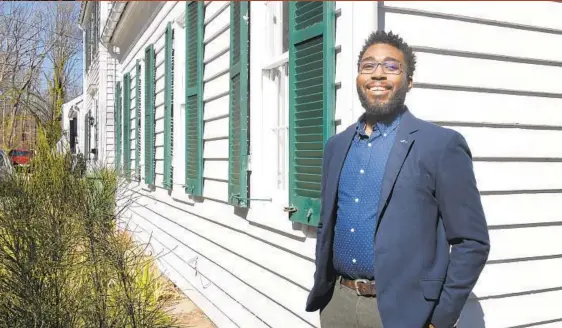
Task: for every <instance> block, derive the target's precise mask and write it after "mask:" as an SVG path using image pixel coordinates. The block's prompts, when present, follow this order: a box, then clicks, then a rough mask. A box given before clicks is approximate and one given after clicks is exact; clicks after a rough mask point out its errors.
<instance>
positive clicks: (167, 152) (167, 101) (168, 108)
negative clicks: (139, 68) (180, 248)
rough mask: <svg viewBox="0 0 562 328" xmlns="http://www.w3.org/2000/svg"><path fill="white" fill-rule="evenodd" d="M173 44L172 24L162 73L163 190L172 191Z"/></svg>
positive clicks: (167, 31) (168, 33)
mask: <svg viewBox="0 0 562 328" xmlns="http://www.w3.org/2000/svg"><path fill="white" fill-rule="evenodd" d="M173 43H174V31H173V30H172V23H168V25H167V26H166V39H165V46H164V47H165V53H164V56H165V57H164V60H165V67H164V68H165V72H164V74H165V75H164V181H163V185H164V188H166V189H168V190H170V189H172V181H173V176H172V175H173V173H172V142H173V140H172V116H173V110H174V109H173V106H174V104H173V84H174V82H173V81H174V80H173V71H174V68H173V61H172V51H173Z"/></svg>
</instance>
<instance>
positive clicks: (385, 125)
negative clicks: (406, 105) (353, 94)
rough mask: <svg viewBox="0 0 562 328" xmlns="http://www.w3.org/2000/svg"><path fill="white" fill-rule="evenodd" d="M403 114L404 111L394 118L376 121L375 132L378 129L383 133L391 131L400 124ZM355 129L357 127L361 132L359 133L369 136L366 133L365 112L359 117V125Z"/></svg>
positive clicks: (358, 131)
mask: <svg viewBox="0 0 562 328" xmlns="http://www.w3.org/2000/svg"><path fill="white" fill-rule="evenodd" d="M402 114H403V112H401V113H400V114H398V115H396V116H395V117H394V118H393V119H392V120H389V121H382V122H377V123H375V129H373V132H374V131H375V130H377V131H379V132H380V133H381V134H382V133H386V134H388V133H391V132H392V131H394V130H395V129H396V128H397V127H398V125H399V124H400V119H401V118H402ZM355 129H356V131H357V133H359V135H361V136H367V134H366V133H365V114H363V115H361V117H359V119H358V120H357V126H356V128H355Z"/></svg>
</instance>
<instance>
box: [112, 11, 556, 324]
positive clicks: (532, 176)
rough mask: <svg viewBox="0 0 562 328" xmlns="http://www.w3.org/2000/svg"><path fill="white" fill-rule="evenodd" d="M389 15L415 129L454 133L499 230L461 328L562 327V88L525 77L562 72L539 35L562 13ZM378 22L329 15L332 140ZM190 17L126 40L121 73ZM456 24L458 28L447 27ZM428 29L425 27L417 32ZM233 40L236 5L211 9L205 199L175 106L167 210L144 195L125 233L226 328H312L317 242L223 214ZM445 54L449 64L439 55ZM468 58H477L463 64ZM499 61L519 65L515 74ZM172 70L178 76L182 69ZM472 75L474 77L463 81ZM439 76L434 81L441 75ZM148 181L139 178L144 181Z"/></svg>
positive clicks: (300, 232)
mask: <svg viewBox="0 0 562 328" xmlns="http://www.w3.org/2000/svg"><path fill="white" fill-rule="evenodd" d="M385 5H387V6H393V7H396V8H398V7H400V8H402V9H401V10H402V12H401V11H399V10H394V11H392V12H389V13H387V14H386V15H385V16H384V18H385V19H384V21H385V23H386V25H387V28H389V27H391V26H392V29H393V30H394V31H396V32H398V33H400V34H403V36H404V38H405V40H406V41H407V42H409V43H410V44H411V45H413V46H415V47H416V50H418V51H419V53H420V55H419V58H420V61H419V64H418V71H417V72H416V74H415V76H414V80H415V83H417V87H415V88H414V89H413V90H412V91H411V92H410V94H409V95H408V100H407V102H408V105H409V106H410V107H411V109H412V111H413V112H414V114H415V115H417V116H418V117H420V118H424V119H427V120H429V121H432V122H435V123H437V124H440V125H444V126H447V127H449V128H453V129H456V130H458V131H460V132H461V133H462V134H463V135H464V136H465V137H466V139H467V141H468V143H469V145H470V146H471V149H472V152H473V156H474V158H475V164H474V167H475V171H476V175H477V179H478V184H479V187H480V189H481V190H482V201H483V205H484V209H485V212H486V215H487V220H488V224H489V226H490V229H491V230H490V238H491V242H492V251H491V254H490V261H489V264H488V265H487V266H486V268H485V269H484V272H483V274H482V276H481V279H480V281H479V282H478V284H477V286H476V288H475V289H474V295H472V296H471V298H470V300H469V301H468V303H467V305H466V307H465V309H464V311H463V316H462V318H461V326H460V327H461V328H466V327H471V328H472V327H474V328H483V327H484V325H485V326H486V327H488V328H496V327H498V328H500V327H516V326H523V325H527V324H529V325H530V324H533V323H543V324H545V326H544V327H547V326H546V325H548V324H550V325H551V326H552V327H555V326H556V324H557V323H558V324H559V322H556V321H553V320H557V319H560V318H561V317H562V316H561V315H560V314H559V304H561V303H562V293H561V292H560V287H561V286H562V284H561V283H560V280H559V278H558V277H559V276H560V274H561V273H562V248H561V247H559V246H558V245H559V244H560V243H558V242H557V239H555V238H556V237H557V236H559V235H560V233H562V230H561V225H560V222H561V221H562V220H561V214H562V213H561V210H560V206H558V204H559V203H560V202H561V201H562V193H561V192H560V190H562V179H561V178H559V177H558V176H557V172H560V169H562V161H559V159H560V158H562V156H561V155H562V152H561V151H560V149H559V148H560V147H556V145H559V141H560V136H561V133H562V116H561V115H560V113H561V112H560V110H559V109H560V108H562V97H556V96H555V95H554V94H555V93H562V87H561V85H562V83H560V82H561V81H560V78H557V77H555V76H554V74H552V73H551V76H548V77H544V78H542V79H535V78H532V77H535V76H539V75H538V74H539V72H542V71H541V70H545V68H544V67H547V69H546V70H547V71H548V72H553V70H550V69H555V70H556V69H558V68H556V66H554V65H552V62H553V61H556V60H560V59H557V57H556V56H558V55H559V54H561V53H562V52H561V50H560V46H559V45H553V43H556V40H560V39H559V38H560V33H558V34H557V33H546V29H548V28H550V29H559V30H562V23H561V22H559V17H560V15H561V10H562V8H561V6H562V5H561V4H558V3H537V4H535V3H517V4H515V3H513V4H509V8H508V7H506V6H507V5H504V4H502V3H495V2H486V3H482V2H481V3H478V4H474V3H470V4H464V3H452V2H450V3H449V2H445V3H441V2H426V3H424V2H420V3H418V2H397V3H388V2H386V3H385ZM250 6H251V7H252V10H251V13H252V17H251V18H250V22H251V26H252V25H253V26H254V28H255V27H256V26H258V27H259V26H260V24H263V21H262V20H261V18H260V17H262V16H260V15H258V13H260V12H261V11H260V10H259V8H265V6H264V4H263V3H259V2H256V3H254V2H252V3H250ZM260 6H262V7H260ZM408 8H410V9H408ZM498 8H499V9H498ZM514 8H516V9H514ZM376 9H377V8H376V3H374V2H373V3H370V2H343V1H342V2H340V1H338V2H336V11H337V22H336V24H337V29H336V36H335V38H336V40H335V44H336V46H337V49H338V51H337V53H336V77H335V81H334V82H335V83H337V84H338V89H337V91H336V104H335V106H336V108H335V115H336V119H337V120H338V121H339V122H340V123H339V124H338V126H337V129H338V131H341V129H343V128H344V127H346V126H347V125H349V124H351V123H353V122H354V121H355V120H356V119H357V117H358V116H359V115H360V114H361V113H362V111H363V110H362V109H361V108H360V105H359V102H358V100H357V96H356V91H355V86H354V85H355V76H356V63H357V55H358V53H359V50H360V49H361V47H362V46H363V43H364V39H365V37H366V36H367V35H368V34H369V33H370V32H371V30H375V29H376V23H377V10H376ZM184 10H185V3H183V2H178V3H166V5H164V6H163V7H162V9H161V12H160V13H158V15H157V16H156V18H155V19H154V21H153V22H151V24H150V25H149V26H148V27H147V29H146V31H144V32H142V35H139V36H135V37H134V38H133V39H137V40H139V41H138V42H137V43H136V44H134V45H132V46H131V48H132V50H131V49H129V51H126V50H125V49H122V51H123V53H128V54H129V55H127V57H126V58H125V59H124V60H123V63H124V66H125V67H123V70H122V71H121V72H120V73H121V74H122V73H123V72H126V71H129V70H130V69H131V65H134V62H135V61H136V59H137V58H141V57H143V56H144V51H143V50H144V48H145V47H146V46H147V45H148V44H150V43H154V44H155V49H156V50H159V49H163V45H164V38H163V37H162V33H163V31H164V30H165V27H166V24H167V22H168V21H174V20H177V19H178V17H181V15H183V13H184ZM420 10H427V11H432V12H434V13H436V14H434V15H423V14H419V11H420ZM262 11H263V10H262ZM450 15H455V16H458V17H460V19H456V20H454V19H448V18H450V17H449V16H450ZM458 17H457V18H458ZM470 17H476V18H480V19H491V20H496V21H503V22H509V23H513V24H520V25H530V26H531V27H528V28H514V27H510V28H506V27H502V26H498V24H496V23H497V22H496V23H494V24H491V23H490V24H481V23H477V22H474V21H471V20H470ZM533 17H534V18H533ZM536 17H541V19H540V20H538V19H536ZM131 19H134V18H131ZM120 24H126V22H120ZM420 24H423V27H424V28H423V29H421V28H419V25H420ZM499 25H501V24H499ZM229 26H230V8H229V2H228V1H211V2H206V3H205V33H204V43H205V47H204V94H203V100H204V109H203V119H204V129H203V139H204V140H203V142H204V148H203V159H204V168H203V177H204V186H203V196H204V197H203V198H202V199H201V200H200V201H194V200H193V199H191V198H190V197H188V196H187V195H185V193H184V192H183V189H182V188H181V186H179V184H183V182H184V181H183V180H184V178H185V175H183V170H184V165H185V164H184V161H185V153H184V147H183V143H184V140H183V139H184V137H185V135H184V132H183V131H185V130H184V127H183V125H184V124H185V116H182V115H185V108H184V107H183V106H182V107H180V110H179V111H178V110H177V109H178V106H174V159H173V163H174V164H173V165H174V191H173V193H172V196H170V195H169V194H168V193H167V191H165V190H163V189H160V188H157V189H156V190H148V189H140V190H138V189H135V188H133V189H134V192H135V193H138V196H140V197H136V198H135V204H134V206H132V207H131V208H130V209H129V211H128V212H127V214H126V217H125V219H129V217H130V218H131V221H130V222H131V224H132V227H131V230H133V231H138V233H137V238H138V239H139V240H141V241H149V240H150V242H151V246H152V247H151V248H152V249H153V251H154V252H155V253H156V254H161V256H160V257H159V263H160V266H161V268H162V269H163V270H165V272H166V274H167V275H168V277H170V278H171V279H172V280H173V281H174V282H175V283H176V284H177V285H178V286H179V287H180V288H181V289H182V290H183V291H184V292H185V293H186V294H188V296H189V297H190V298H192V299H193V300H194V302H195V303H196V304H197V305H198V306H199V307H201V309H202V310H203V311H204V312H205V313H206V314H207V315H208V316H209V317H210V318H211V319H212V320H213V321H214V323H215V324H216V325H217V326H218V327H283V328H285V327H319V326H320V324H319V318H318V313H317V312H316V313H307V312H305V311H304V304H305V301H306V297H307V295H308V292H309V289H310V288H311V287H312V279H313V273H314V246H315V243H316V239H315V238H314V237H313V236H314V232H313V231H312V230H313V229H310V230H311V231H307V229H304V228H303V229H301V227H294V226H293V225H292V224H291V222H290V221H289V220H287V217H286V214H285V213H283V212H282V209H281V208H273V207H272V206H270V204H268V203H267V202H259V203H258V202H254V203H253V205H252V208H250V209H249V211H248V213H247V214H239V213H238V211H237V210H235V209H234V208H233V207H232V206H230V205H228V204H227V201H228V199H227V197H228V183H227V181H228V155H229V143H228V131H229V117H228V114H229V94H228V91H229V81H228V78H229V72H228V70H229V65H230V53H229V47H230V44H229V42H230V30H229ZM420 30H427V31H430V32H427V33H422V32H420ZM467 30H469V32H467ZM180 31H181V32H180ZM131 33H139V31H133V32H131ZM184 33H185V31H184V30H181V29H177V30H176V37H175V41H174V42H175V47H177V48H176V49H179V50H178V51H176V58H175V61H176V70H175V76H174V80H175V81H176V82H175V83H178V82H177V81H181V82H179V83H181V87H180V85H179V84H175V85H176V86H177V87H175V88H174V89H175V90H176V92H175V94H174V102H176V101H177V100H178V99H179V102H178V103H181V104H184V101H185V94H184V91H185V67H184V66H185V57H184V55H185V54H183V52H184V47H185V45H184V43H183V42H184V36H185V34H184ZM256 34H259V33H255V34H254V33H252V34H251V35H250V38H251V39H252V40H255V38H256ZM467 36H471V38H467ZM180 39H181V40H180ZM518 39H519V40H527V39H532V41H529V42H532V44H533V45H534V47H530V48H534V49H519V48H523V47H520V45H521V42H519V43H518V44H515V45H513V44H512V40H518ZM497 40H502V42H497ZM560 41H562V40H560ZM560 41H558V43H561V42H560ZM558 43H556V44H558ZM537 47H539V48H537ZM252 49H254V50H253V51H252V56H251V59H250V60H251V65H250V69H251V70H252V73H251V79H250V83H251V85H250V89H251V90H250V94H251V111H252V113H253V114H254V113H256V111H258V112H263V115H267V113H268V112H267V108H260V107H262V106H263V105H262V100H261V98H260V97H257V96H256V95H257V94H260V93H261V89H260V82H259V81H260V79H261V74H262V73H261V68H260V66H259V65H260V64H261V63H262V62H265V59H264V58H261V57H263V55H260V52H259V51H255V50H256V49H259V43H258V44H257V45H256V44H254V43H252ZM442 49H446V50H447V52H439V51H436V50H442ZM518 50H519V51H518ZM424 51H425V52H424ZM523 51H525V52H523ZM463 52H464V55H466V52H472V53H475V54H476V55H475V56H473V57H474V58H468V57H466V58H465V57H462V56H459V55H462V54H463ZM180 53H181V56H183V57H181V56H179V54H180ZM452 55H455V56H452ZM260 56H261V57H260ZM497 56H504V57H497ZM505 56H510V57H524V59H525V60H524V61H523V62H521V61H519V62H517V61H516V60H514V59H513V58H508V57H505ZM163 59H164V58H163V51H162V53H161V55H160V56H158V55H157V60H156V65H159V64H160V63H161V62H162V61H163ZM492 59H493V60H492ZM502 61H505V63H504V62H502ZM547 61H548V62H547ZM177 65H180V66H181V68H180V69H177V67H178V66H177ZM464 65H473V66H471V67H470V69H467V68H465V67H464ZM474 65H475V66H474ZM443 66H445V67H446V69H443ZM256 68H258V70H257V71H256V70H255V69H256ZM163 69H164V65H163V64H161V65H159V66H158V70H157V76H156V80H157V81H156V92H157V96H156V104H157V105H158V107H157V110H156V111H157V112H156V119H157V121H156V133H157V134H156V145H157V148H156V158H157V159H159V160H158V161H157V164H156V172H157V173H159V174H157V175H156V185H161V183H162V175H161V174H162V172H163V161H162V160H163V147H162V146H163V130H164V125H163V116H164V112H163V103H164V93H163V88H164V78H163ZM439 69H441V72H436V70H439ZM142 72H143V74H144V67H143V69H142ZM256 72H257V73H256ZM559 76H562V75H559ZM484 77H485V78H484ZM536 80H539V81H536ZM531 81H532V82H531ZM475 87H478V88H486V89H478V90H477V89H475ZM142 90H143V91H144V84H143V89H142ZM476 91H480V92H476ZM530 92H532V93H530ZM141 99H144V98H142V96H141ZM254 99H258V100H257V101H256V100H254ZM256 104H257V105H256ZM256 106H258V107H256ZM178 112H179V113H178ZM143 114H144V113H143ZM260 115H262V114H260ZM260 115H255V116H252V120H251V129H252V130H251V137H250V138H251V140H252V146H251V150H252V154H253V155H252V156H253V158H252V168H253V169H256V172H255V173H256V174H255V173H254V172H252V176H251V180H252V181H251V186H252V191H253V193H252V195H253V197H254V196H256V197H258V196H261V195H260V193H261V192H262V191H264V194H265V191H267V190H264V188H263V187H261V188H260V187H259V186H260V185H263V184H262V183H261V181H262V180H261V178H263V177H261V176H260V175H259V174H257V172H258V171H257V168H258V167H259V165H260V164H261V163H263V162H264V161H263V159H262V158H259V157H256V154H260V152H259V151H260V149H264V148H265V147H268V145H267V144H261V143H260V133H259V132H257V131H256V128H255V127H256V126H259V124H260V119H261V118H262V116H260ZM178 117H179V119H178ZM141 118H142V117H141ZM142 127H144V124H143V125H142ZM260 128H261V127H260ZM143 146H144V145H143V144H142V145H141V149H142V147H143ZM263 153H264V152H262V153H261V154H263ZM141 154H144V152H141ZM141 157H142V156H141ZM254 174H255V175H254ZM141 175H143V176H144V170H141ZM268 178H269V177H268ZM143 185H144V184H143ZM539 274H541V276H540V277H539ZM535 305H536V306H535Z"/></svg>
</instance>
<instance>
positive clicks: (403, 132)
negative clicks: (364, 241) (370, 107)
mask: <svg viewBox="0 0 562 328" xmlns="http://www.w3.org/2000/svg"><path fill="white" fill-rule="evenodd" d="M417 130H418V126H417V124H416V118H415V117H414V115H412V113H410V112H409V111H408V110H406V111H405V112H404V114H402V118H401V120H400V125H399V126H398V131H397V133H396V139H395V141H394V145H393V146H392V150H391V151H390V155H389V156H388V161H387V163H386V168H385V172H384V176H383V181H382V187H381V194H380V198H379V205H378V214H377V221H376V227H375V234H376V233H377V230H378V227H379V224H380V221H381V218H382V214H383V213H384V211H385V209H386V205H387V201H388V197H389V196H390V193H391V191H392V189H393V187H394V183H395V181H396V178H397V177H398V174H399V173H400V170H401V169H402V166H403V165H404V161H405V160H406V158H407V157H408V154H409V152H410V150H411V149H412V146H413V145H414V142H415V138H414V133H415V132H416V131H417Z"/></svg>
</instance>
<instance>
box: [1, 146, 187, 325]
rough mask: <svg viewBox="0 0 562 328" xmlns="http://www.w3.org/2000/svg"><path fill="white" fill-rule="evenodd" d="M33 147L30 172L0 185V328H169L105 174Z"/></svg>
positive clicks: (159, 283)
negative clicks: (122, 223) (120, 223)
mask: <svg viewBox="0 0 562 328" xmlns="http://www.w3.org/2000/svg"><path fill="white" fill-rule="evenodd" d="M38 144H39V147H38V153H37V155H36V156H35V158H34V160H33V162H32V164H31V165H32V167H31V170H30V172H31V173H30V174H29V173H25V172H16V173H14V175H13V176H12V177H11V178H10V179H8V181H5V182H4V183H3V184H2V186H1V187H2V189H3V190H2V192H1V193H0V195H1V196H0V327H10V328H33V327H53V328H54V327H56V328H66V327H69V328H70V327H72V328H77V327H79V328H81V327H84V328H86V327H87V328H90V327H99V328H109V327H116V328H122V327H123V328H124V327H133V328H148V327H150V328H157V327H174V326H175V323H174V319H173V318H172V316H171V315H169V314H168V313H167V312H166V311H165V306H166V305H167V304H169V301H170V300H172V299H173V298H175V297H176V296H177V295H176V294H175V292H174V291H173V288H172V286H171V285H170V284H169V283H168V282H167V280H165V279H164V278H163V277H161V276H160V274H159V272H158V270H157V268H156V267H155V260H154V258H152V257H149V256H147V255H146V253H145V249H146V245H141V244H138V243H136V242H134V241H133V240H132V239H131V237H130V236H129V235H128V233H127V232H126V231H124V230H123V229H118V228H117V222H118V220H119V218H120V212H119V211H118V208H117V206H116V204H117V201H119V203H120V206H119V209H120V210H122V209H123V208H126V206H127V201H126V200H124V199H122V198H120V195H119V194H118V191H119V190H121V188H120V186H119V184H120V180H119V179H118V177H117V175H116V174H115V172H114V171H113V170H110V169H99V170H94V171H93V172H89V173H88V174H84V173H85V171H86V170H85V167H83V166H82V164H80V166H79V167H77V166H76V165H75V164H76V161H75V160H73V159H72V157H71V156H70V155H62V154H56V153H54V152H53V151H51V149H49V147H48V146H47V143H46V141H45V138H44V137H43V138H41V137H40V138H39V141H38ZM77 168H78V169H77Z"/></svg>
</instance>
